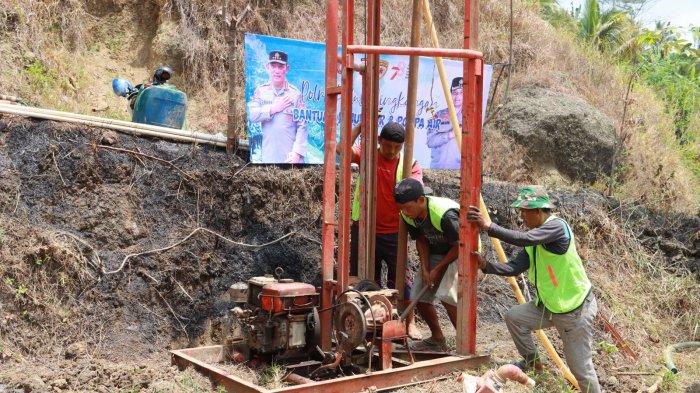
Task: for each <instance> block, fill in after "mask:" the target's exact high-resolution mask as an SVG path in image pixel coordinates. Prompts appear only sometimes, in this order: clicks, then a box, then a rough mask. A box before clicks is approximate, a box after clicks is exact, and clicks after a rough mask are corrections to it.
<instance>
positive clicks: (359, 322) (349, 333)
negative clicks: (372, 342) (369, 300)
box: [334, 302, 367, 352]
mask: <svg viewBox="0 0 700 393" xmlns="http://www.w3.org/2000/svg"><path fill="white" fill-rule="evenodd" d="M334 325H335V333H336V338H337V340H338V344H339V345H340V347H341V348H342V349H344V350H345V351H346V352H350V351H352V350H353V349H354V348H355V347H357V346H359V345H361V344H364V343H365V337H366V336H367V326H366V325H367V321H366V320H365V316H364V313H363V312H362V309H360V306H358V305H357V304H356V303H354V302H346V303H343V304H341V305H340V306H338V307H337V308H336V311H335V321H334Z"/></svg>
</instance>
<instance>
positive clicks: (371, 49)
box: [348, 45, 483, 59]
mask: <svg viewBox="0 0 700 393" xmlns="http://www.w3.org/2000/svg"><path fill="white" fill-rule="evenodd" d="M348 52H350V53H364V54H383V55H405V56H426V57H447V58H452V59H481V58H482V57H483V54H482V53H481V52H479V51H476V50H471V49H445V48H412V47H403V46H381V45H348Z"/></svg>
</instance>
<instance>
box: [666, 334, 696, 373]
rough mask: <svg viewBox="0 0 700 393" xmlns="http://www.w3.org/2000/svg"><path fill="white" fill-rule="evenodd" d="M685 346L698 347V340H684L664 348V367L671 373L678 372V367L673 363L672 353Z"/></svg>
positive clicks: (685, 347)
mask: <svg viewBox="0 0 700 393" xmlns="http://www.w3.org/2000/svg"><path fill="white" fill-rule="evenodd" d="M687 348H700V341H685V342H680V343H676V344H671V345H669V346H667V347H666V349H664V360H665V361H666V368H668V369H669V370H671V372H672V373H674V374H678V368H677V367H676V365H675V364H674V363H673V353H674V352H676V351H678V350H680V349H687Z"/></svg>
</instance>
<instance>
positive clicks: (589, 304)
mask: <svg viewBox="0 0 700 393" xmlns="http://www.w3.org/2000/svg"><path fill="white" fill-rule="evenodd" d="M511 207H514V208H516V209H518V210H519V211H520V217H521V218H522V219H523V221H524V222H525V225H526V226H527V227H528V228H530V230H528V231H527V232H521V231H513V230H509V229H506V228H502V227H500V226H498V225H496V224H494V223H493V222H491V220H489V219H488V218H486V217H484V216H483V215H482V214H481V212H480V211H479V208H478V207H475V206H470V207H469V213H468V219H469V221H472V222H474V223H476V224H477V225H478V226H479V228H480V229H482V230H485V231H487V232H488V235H489V236H491V237H495V238H497V239H500V240H502V241H504V242H506V243H510V244H513V245H516V246H521V247H524V249H523V250H522V251H520V253H518V254H517V255H516V257H515V258H514V259H513V260H511V261H509V262H508V263H507V264H501V263H491V262H488V261H486V260H485V259H483V258H481V257H480V258H479V260H480V261H479V264H480V268H481V270H482V271H483V272H484V273H487V274H488V273H490V274H496V275H500V276H516V275H518V274H520V273H523V272H525V271H527V272H528V279H529V280H530V282H531V283H532V285H533V286H534V287H535V289H536V291H537V296H536V298H535V299H534V300H533V301H531V302H529V303H525V304H520V305H517V306H514V307H512V308H511V309H510V310H508V312H507V313H506V316H505V322H506V326H507V327H508V331H509V332H510V335H511V337H513V341H514V342H515V346H516V347H517V349H518V352H519V353H520V355H521V356H522V357H523V360H522V361H520V362H518V363H516V365H517V366H519V367H520V368H522V369H526V368H531V367H532V368H535V369H538V370H540V369H542V364H541V363H540V361H539V357H538V354H537V347H536V346H535V343H534V342H533V340H532V332H533V331H535V330H539V329H544V328H548V327H550V326H554V327H555V328H556V329H557V330H558V331H559V335H560V336H561V340H562V342H563V344H564V356H565V357H566V361H567V363H568V365H569V368H570V369H571V372H572V373H573V375H574V376H575V377H576V380H577V381H578V384H579V387H580V388H581V391H582V392H583V393H599V392H600V391H601V390H600V384H599V382H598V376H597V374H596V372H595V368H594V367H593V360H592V349H591V342H592V339H593V321H594V319H595V316H596V313H597V312H598V306H597V304H596V299H595V297H594V296H593V291H592V290H591V282H590V281H589V280H588V277H587V276H586V271H585V270H584V268H583V263H582V262H581V258H580V257H579V255H578V253H577V252H576V242H575V240H574V234H573V231H572V230H571V227H570V226H569V224H568V223H567V222H566V221H564V220H563V219H561V218H559V217H557V216H555V215H553V214H552V210H551V209H552V208H554V205H552V203H551V201H550V199H549V195H547V192H546V191H545V190H544V188H542V187H539V186H527V187H523V188H521V189H520V190H519V192H518V199H517V200H516V201H515V202H514V203H513V204H512V205H511Z"/></svg>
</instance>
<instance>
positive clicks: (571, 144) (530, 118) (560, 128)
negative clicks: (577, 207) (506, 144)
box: [494, 87, 615, 183]
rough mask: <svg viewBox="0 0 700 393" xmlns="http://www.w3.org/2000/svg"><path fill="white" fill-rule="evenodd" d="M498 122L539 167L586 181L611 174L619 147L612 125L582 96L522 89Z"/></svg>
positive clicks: (515, 95)
mask: <svg viewBox="0 0 700 393" xmlns="http://www.w3.org/2000/svg"><path fill="white" fill-rule="evenodd" d="M494 120H495V124H496V126H497V127H498V128H500V129H501V130H503V131H504V132H505V133H506V134H508V135H511V136H512V137H513V138H514V139H515V141H516V142H517V143H519V144H521V145H523V146H524V147H525V148H526V149H527V150H528V155H529V157H530V159H531V161H532V163H533V164H534V165H536V166H538V167H542V168H551V167H554V168H556V169H557V171H559V173H561V174H564V175H566V176H568V177H570V178H571V179H573V180H580V181H584V182H587V183H592V182H594V181H595V180H596V178H597V177H598V175H600V174H601V173H605V174H607V173H609V172H610V168H611V166H612V156H613V151H614V148H615V129H614V126H613V124H612V121H611V120H610V119H609V118H608V117H607V116H605V115H603V114H602V113H601V112H600V111H598V110H597V109H595V108H594V107H592V106H590V105H589V104H588V103H587V102H586V101H584V100H582V99H580V98H578V97H574V96H571V95H568V94H563V93H558V92H554V91H551V90H547V89H543V88H539V87H527V88H522V89H518V90H515V91H513V92H512V94H511V98H510V100H509V102H508V103H506V104H505V106H504V107H503V108H502V110H501V111H500V112H499V113H498V114H497V116H496V118H495V119H494Z"/></svg>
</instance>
